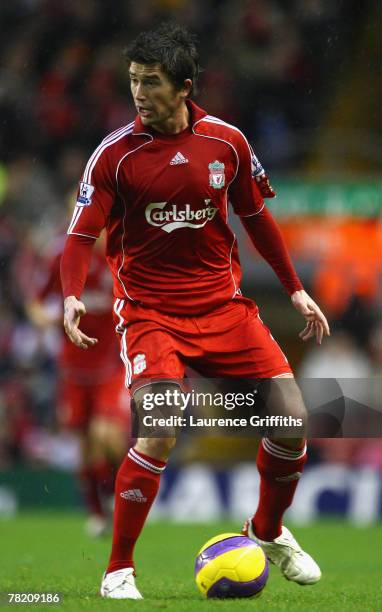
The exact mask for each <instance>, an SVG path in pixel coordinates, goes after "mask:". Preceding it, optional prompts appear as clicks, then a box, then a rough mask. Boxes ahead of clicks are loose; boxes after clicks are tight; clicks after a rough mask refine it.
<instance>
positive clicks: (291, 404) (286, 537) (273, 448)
mask: <svg viewBox="0 0 382 612" xmlns="http://www.w3.org/2000/svg"><path fill="white" fill-rule="evenodd" d="M283 378H284V379H283V380H280V381H278V380H277V379H272V380H268V381H267V383H266V384H267V387H268V391H269V396H268V397H269V399H272V395H273V400H274V399H275V398H277V400H278V402H279V403H278V407H277V412H278V414H280V415H281V416H293V417H295V418H300V419H301V420H302V421H303V423H304V424H306V409H305V406H304V403H303V400H302V397H301V393H300V390H299V389H298V386H297V384H296V382H295V380H294V378H293V375H292V374H291V375H290V377H289V379H286V378H285V377H283ZM280 385H281V386H282V392H280ZM273 391H274V393H273ZM281 398H282V399H281ZM270 412H272V413H274V412H275V407H274V406H273V405H271V406H270ZM306 459H307V454H306V440H305V438H304V437H296V438H288V437H280V433H279V434H278V433H277V432H276V433H275V434H273V435H272V434H271V435H269V436H267V437H264V438H263V439H262V441H261V444H260V446H259V450H258V453H257V461H256V463H257V468H258V470H259V474H260V496H259V503H258V507H257V510H256V512H255V514H254V516H253V517H252V518H251V519H248V521H247V522H246V525H245V526H244V531H245V532H246V533H247V534H248V535H249V537H251V538H252V539H254V540H256V541H257V542H258V544H260V545H261V546H262V548H263V550H264V551H265V553H266V554H267V556H268V558H269V559H270V560H271V561H273V563H275V564H276V565H278V566H279V567H280V569H281V571H282V573H283V574H284V576H285V577H286V578H287V579H288V580H293V581H295V582H298V583H299V584H314V583H315V582H317V581H318V580H319V579H320V578H321V571H320V568H319V567H318V565H317V563H316V562H315V561H314V560H313V559H312V557H311V556H310V555H308V554H307V553H306V552H304V551H303V550H302V549H301V547H300V545H299V544H298V542H297V541H296V540H295V538H294V537H293V536H292V534H291V532H290V531H289V530H288V529H287V528H286V527H285V526H283V524H282V520H283V516H284V513H285V511H286V510H287V508H289V506H290V505H291V503H292V501H293V497H294V494H295V491H296V488H297V485H298V482H299V479H300V477H301V475H302V471H303V469H304V465H305V463H306Z"/></svg>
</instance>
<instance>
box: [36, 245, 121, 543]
mask: <svg viewBox="0 0 382 612" xmlns="http://www.w3.org/2000/svg"><path fill="white" fill-rule="evenodd" d="M103 246H104V245H103V243H102V242H101V241H99V243H98V244H97V247H99V248H97V249H94V252H93V255H92V260H91V265H90V270H89V274H88V279H87V283H86V289H85V291H84V294H83V298H84V299H85V300H86V305H87V310H88V312H87V314H86V315H85V316H84V317H83V319H82V324H83V329H84V330H85V331H86V333H87V334H95V333H97V335H98V338H99V342H98V344H97V347H96V348H95V349H94V350H93V351H92V352H91V353H89V355H84V353H83V351H81V350H80V349H78V348H77V347H76V346H75V345H74V344H73V343H72V342H70V340H69V338H68V337H67V336H65V335H64V336H63V342H62V345H61V347H60V350H59V354H58V373H59V384H58V390H57V419H58V422H59V424H60V426H61V427H63V428H65V429H69V430H70V431H72V432H73V433H74V434H75V435H76V436H77V438H78V439H79V443H80V450H81V465H80V470H79V482H80V484H81V489H82V494H83V498H84V502H85V507H86V511H87V520H86V524H85V528H86V532H87V533H88V535H90V536H91V537H98V536H101V535H103V534H104V533H106V531H107V530H108V528H109V525H108V516H109V514H110V512H109V507H108V506H109V505H110V504H111V501H112V498H113V489H114V481H115V475H116V472H117V469H118V467H119V465H120V463H121V461H122V459H123V457H124V455H125V454H126V450H127V448H128V440H129V427H130V397H129V393H128V391H127V390H126V389H125V388H124V369H123V366H122V363H121V360H120V358H119V354H118V353H119V351H118V343H117V342H116V339H115V338H114V321H113V297H112V283H111V277H110V271H109V270H108V267H107V265H106V261H105V255H104V248H103ZM63 248H64V238H63V237H62V238H57V239H56V240H54V241H53V243H52V244H51V245H50V246H49V249H48V253H47V256H46V257H45V261H43V265H42V266H41V267H40V269H39V274H38V283H37V284H38V290H37V291H36V295H35V296H34V299H32V300H30V301H29V302H28V304H27V311H28V314H29V317H30V319H31V320H32V322H33V323H34V324H35V325H37V326H38V327H39V328H41V329H46V328H48V327H50V326H56V325H59V324H60V323H61V320H62V299H61V285H60V260H61V255H62V250H63Z"/></svg>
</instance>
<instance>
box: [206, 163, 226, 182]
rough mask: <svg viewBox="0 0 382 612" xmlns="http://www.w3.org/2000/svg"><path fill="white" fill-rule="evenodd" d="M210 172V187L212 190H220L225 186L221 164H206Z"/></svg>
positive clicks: (222, 165)
mask: <svg viewBox="0 0 382 612" xmlns="http://www.w3.org/2000/svg"><path fill="white" fill-rule="evenodd" d="M208 169H209V171H210V186H211V187H213V188H214V189H221V188H222V187H224V185H225V174H224V164H223V162H219V161H217V160H216V161H214V162H211V163H210V164H208Z"/></svg>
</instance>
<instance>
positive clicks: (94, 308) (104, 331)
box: [37, 240, 122, 385]
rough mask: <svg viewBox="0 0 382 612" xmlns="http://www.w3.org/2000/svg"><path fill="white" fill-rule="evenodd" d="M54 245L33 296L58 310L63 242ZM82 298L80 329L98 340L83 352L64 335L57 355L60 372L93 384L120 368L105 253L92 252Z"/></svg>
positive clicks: (75, 380)
mask: <svg viewBox="0 0 382 612" xmlns="http://www.w3.org/2000/svg"><path fill="white" fill-rule="evenodd" d="M54 246H55V248H54V252H53V253H52V254H51V257H49V258H48V261H47V265H46V269H45V270H44V271H42V272H41V271H40V282H39V285H40V287H39V291H38V296H37V297H38V299H39V300H40V301H41V302H44V303H45V305H46V307H48V308H49V305H51V307H52V308H57V307H59V308H60V309H62V294H61V283H60V259H61V254H62V251H63V248H64V241H63V240H59V241H57V242H56V244H55V245H54ZM83 299H84V300H85V303H86V311H87V312H86V315H84V316H83V317H81V331H83V332H84V333H85V334H86V335H88V336H90V337H93V338H97V339H98V343H97V344H96V345H95V346H93V347H91V349H89V350H88V351H83V350H81V349H79V348H78V347H77V346H75V345H74V344H73V343H72V342H71V341H70V340H69V338H68V337H67V336H66V335H65V334H64V339H63V345H62V350H61V353H60V356H59V362H60V372H61V374H62V375H63V376H64V377H68V378H70V380H71V381H72V382H74V383H77V384H97V383H102V382H103V381H105V380H107V379H108V378H109V377H111V376H112V375H114V374H115V372H116V371H117V370H120V367H121V362H120V358H119V347H118V342H117V339H116V337H115V324H114V321H113V294H112V279H111V275H110V271H109V270H108V267H107V265H106V262H105V256H104V254H103V253H100V252H99V251H98V250H94V251H93V254H92V259H91V263H90V267H89V274H88V278H87V281H86V286H85V290H84V292H83ZM62 330H63V328H62ZM121 385H122V378H121Z"/></svg>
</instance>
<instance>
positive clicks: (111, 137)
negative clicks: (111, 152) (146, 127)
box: [82, 122, 134, 185]
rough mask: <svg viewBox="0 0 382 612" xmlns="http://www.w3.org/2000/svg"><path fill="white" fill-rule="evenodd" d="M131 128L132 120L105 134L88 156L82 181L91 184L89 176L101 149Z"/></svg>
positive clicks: (132, 125)
mask: <svg viewBox="0 0 382 612" xmlns="http://www.w3.org/2000/svg"><path fill="white" fill-rule="evenodd" d="M133 128H134V122H132V123H129V124H128V125H126V126H125V127H123V128H120V129H119V130H116V131H115V132H112V133H111V134H109V136H106V138H104V139H103V141H102V142H101V144H100V145H99V146H98V147H97V148H96V150H95V151H94V152H93V154H92V155H91V156H90V158H89V161H88V163H87V164H86V167H85V172H84V174H83V179H82V180H83V182H84V183H88V184H89V185H91V178H92V172H93V169H94V166H95V165H96V163H97V161H98V159H99V157H100V156H101V154H102V153H103V151H104V150H105V149H107V148H108V147H109V146H110V145H112V144H114V143H115V142H117V141H118V140H120V139H121V138H123V137H124V136H126V135H127V134H130V133H131V132H132V131H133Z"/></svg>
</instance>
